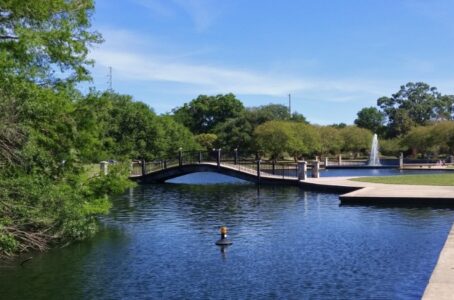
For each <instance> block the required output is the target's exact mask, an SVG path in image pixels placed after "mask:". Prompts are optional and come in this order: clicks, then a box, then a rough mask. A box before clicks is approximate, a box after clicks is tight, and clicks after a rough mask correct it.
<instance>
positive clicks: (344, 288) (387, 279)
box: [0, 174, 454, 299]
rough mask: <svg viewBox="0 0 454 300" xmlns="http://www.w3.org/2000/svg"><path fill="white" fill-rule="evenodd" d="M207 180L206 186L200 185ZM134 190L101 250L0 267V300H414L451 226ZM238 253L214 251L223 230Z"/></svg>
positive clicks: (330, 201) (415, 212) (233, 195)
mask: <svg viewBox="0 0 454 300" xmlns="http://www.w3.org/2000/svg"><path fill="white" fill-rule="evenodd" d="M200 176H202V178H200ZM203 176H208V177H209V178H210V180H211V183H213V184H211V185H194V184H185V185H183V184H164V185H143V186H138V187H137V188H134V189H132V190H130V191H128V192H126V193H125V194H124V195H122V196H120V197H118V198H117V199H116V200H115V203H114V207H113V209H112V212H111V214H110V215H108V216H106V217H104V218H103V220H102V224H103V225H102V226H103V230H102V231H101V232H100V234H98V235H97V236H96V237H95V238H94V239H91V240H89V241H86V242H82V243H78V244H74V245H72V246H69V247H66V248H63V249H55V250H53V251H51V252H50V253H47V254H42V255H34V258H33V259H32V260H31V261H29V262H27V263H26V264H25V265H24V266H23V267H18V266H17V262H13V263H11V264H7V265H2V266H1V267H0V292H1V294H0V295H1V297H0V298H2V299H161V298H165V299H308V298H310V299H419V298H420V297H421V295H422V293H423V291H424V288H425V286H426V284H427V281H428V279H429V277H430V274H431V271H432V270H433V268H434V266H435V263H436V260H437V257H438V254H439V252H440V250H441V248H442V246H443V244H444V241H445V239H446V236H447V233H448V231H449V229H450V227H451V224H452V221H453V220H454V214H453V211H451V210H448V209H432V208H379V207H373V206H367V207H363V206H340V205H339V200H338V195H335V194H323V193H312V192H305V191H304V190H302V189H300V188H296V187H262V188H260V189H258V188H257V186H255V185H250V184H245V183H243V184H238V182H239V181H237V180H236V179H232V180H230V181H229V184H214V183H216V178H217V179H218V182H219V180H221V181H223V180H224V179H225V178H224V177H217V176H218V175H215V174H205V175H203V174H202V175H200V174H199V175H192V177H189V178H188V177H187V178H186V179H185V180H186V183H191V182H192V183H194V182H197V181H199V182H200V181H202V182H205V180H206V178H205V179H204V178H203ZM221 225H226V226H228V227H229V229H230V235H229V238H230V239H231V240H233V242H234V243H233V245H232V246H230V247H228V248H226V249H221V248H219V247H218V246H215V245H214V242H215V241H216V240H217V239H218V229H219V226H221Z"/></svg>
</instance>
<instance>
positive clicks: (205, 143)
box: [195, 133, 218, 150]
mask: <svg viewBox="0 0 454 300" xmlns="http://www.w3.org/2000/svg"><path fill="white" fill-rule="evenodd" d="M217 139H218V137H217V135H215V134H213V133H201V134H199V135H196V136H195V140H196V142H197V143H199V145H200V146H202V147H203V148H205V149H206V150H211V149H213V148H214V143H215V142H216V140H217Z"/></svg>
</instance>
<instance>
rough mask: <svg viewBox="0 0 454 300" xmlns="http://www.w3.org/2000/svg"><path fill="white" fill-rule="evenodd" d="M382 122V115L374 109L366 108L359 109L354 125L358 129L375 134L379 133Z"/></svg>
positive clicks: (383, 117) (383, 118)
mask: <svg viewBox="0 0 454 300" xmlns="http://www.w3.org/2000/svg"><path fill="white" fill-rule="evenodd" d="M384 122H385V116H384V114H383V113H382V112H381V111H379V110H378V109H377V108H375V107H366V108H363V109H361V110H360V111H359V112H358V117H357V118H356V120H355V124H356V125H357V126H358V127H361V128H366V129H369V130H370V131H372V132H375V133H381V131H382V130H383V124H384Z"/></svg>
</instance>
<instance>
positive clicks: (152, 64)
mask: <svg viewBox="0 0 454 300" xmlns="http://www.w3.org/2000/svg"><path fill="white" fill-rule="evenodd" d="M103 34H104V36H105V38H106V44H104V45H102V46H101V47H99V48H97V49H94V51H92V52H91V56H92V58H94V59H95V61H96V63H97V65H98V67H102V68H106V67H107V66H111V67H113V69H114V71H115V78H116V79H117V80H122V81H134V82H150V83H157V82H161V83H162V82H165V83H172V84H173V86H174V89H175V90H178V89H181V90H182V91H184V92H190V93H193V94H200V93H213V94H214V93H227V92H233V93H235V94H238V95H260V96H270V97H283V96H285V95H287V94H288V93H299V94H301V95H303V94H304V95H305V96H307V97H310V98H312V99H320V100H323V101H328V102H344V103H346V102H354V101H358V100H359V99H361V98H363V99H364V98H367V97H369V98H372V99H373V98H375V97H378V96H381V95H383V92H384V91H388V90H389V92H391V91H392V89H391V88H390V87H393V88H394V89H395V88H397V87H398V86H397V85H396V84H394V83H392V82H390V81H376V80H367V79H364V78H340V79H339V78H321V77H317V78H316V77H310V76H302V75H301V74H288V72H282V70H276V69H275V68H273V64H272V63H270V64H269V65H268V66H263V68H265V69H266V68H268V70H266V71H263V70H257V69H249V68H247V67H245V68H234V67H230V66H225V65H223V64H213V63H204V62H203V60H201V59H194V56H195V57H198V56H201V55H198V54H197V53H198V51H197V50H190V51H189V54H187V53H185V52H182V53H171V54H170V55H169V54H167V53H168V51H162V49H161V50H159V48H160V47H159V46H156V44H158V42H157V41H154V40H152V39H151V40H147V39H144V38H139V37H140V35H139V34H136V33H132V32H128V31H124V30H107V29H105V30H103ZM149 44H153V45H155V47H154V48H153V47H150V45H149ZM167 47H170V48H172V47H171V46H169V45H167ZM175 48H176V47H175ZM144 49H146V50H144ZM156 49H158V50H156ZM162 53H166V54H165V55H164V54H162ZM202 53H203V51H202ZM195 61H197V62H195ZM200 61H202V62H200ZM172 92H175V91H172Z"/></svg>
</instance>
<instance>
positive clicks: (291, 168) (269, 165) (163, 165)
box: [131, 150, 298, 178]
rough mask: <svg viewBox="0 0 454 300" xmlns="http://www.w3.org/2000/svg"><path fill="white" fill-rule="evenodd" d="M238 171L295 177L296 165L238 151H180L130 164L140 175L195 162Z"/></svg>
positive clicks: (134, 173) (132, 170)
mask: <svg viewBox="0 0 454 300" xmlns="http://www.w3.org/2000/svg"><path fill="white" fill-rule="evenodd" d="M218 162H219V164H221V165H224V166H227V167H229V168H232V169H236V170H238V171H242V172H246V173H250V174H253V175H258V174H259V173H260V175H261V176H273V177H281V178H297V177H298V165H297V163H295V162H289V161H267V160H260V163H258V162H257V157H254V155H251V156H240V155H239V154H238V152H234V153H230V152H222V151H219V150H213V151H210V150H209V151H180V152H178V153H177V154H176V155H172V156H168V157H164V158H160V159H155V160H153V161H149V162H145V164H143V163H144V161H134V162H133V163H132V164H131V175H132V176H141V175H143V174H149V173H152V172H156V171H159V170H163V169H167V168H171V167H178V166H183V165H188V164H197V163H216V164H217V163H218Z"/></svg>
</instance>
